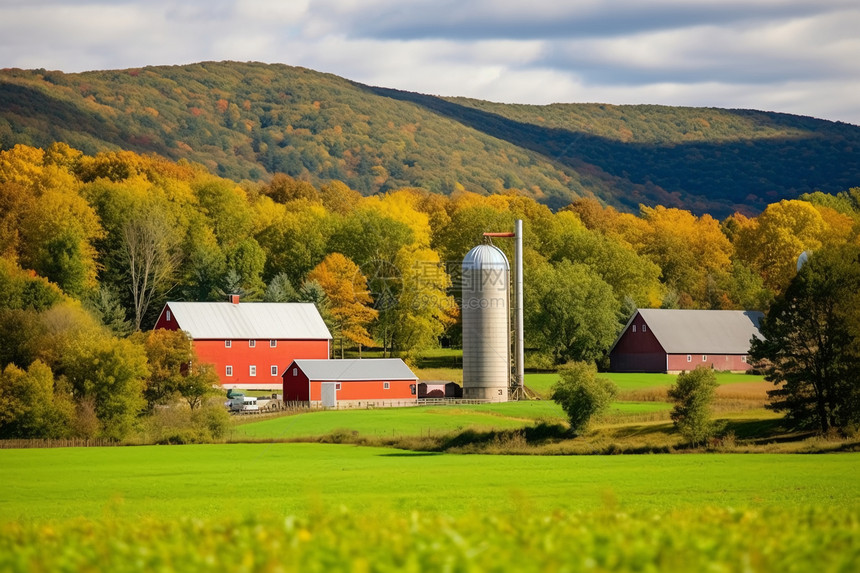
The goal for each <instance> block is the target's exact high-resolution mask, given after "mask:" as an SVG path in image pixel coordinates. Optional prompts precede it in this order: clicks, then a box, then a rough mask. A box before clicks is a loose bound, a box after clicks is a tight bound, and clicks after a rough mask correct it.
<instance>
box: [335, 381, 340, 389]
mask: <svg viewBox="0 0 860 573" xmlns="http://www.w3.org/2000/svg"><path fill="white" fill-rule="evenodd" d="M334 389H335V390H340V382H338V383H336V384H335V385H334Z"/></svg>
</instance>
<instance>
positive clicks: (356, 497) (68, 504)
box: [0, 443, 860, 523]
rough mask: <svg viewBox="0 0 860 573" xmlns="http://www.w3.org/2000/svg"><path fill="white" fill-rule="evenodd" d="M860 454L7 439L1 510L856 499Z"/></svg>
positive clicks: (1, 455) (538, 506)
mask: <svg viewBox="0 0 860 573" xmlns="http://www.w3.org/2000/svg"><path fill="white" fill-rule="evenodd" d="M858 475H860V455H857V454H829V455H780V454H758V455H716V454H688V455H677V454H676V455H642V456H495V455H450V454H426V453H414V452H407V451H399V450H393V449H385V448H367V447H356V446H349V445H331V444H281V443H277V444H221V445H196V446H142V447H117V448H62V449H26V450H0V483H2V484H3V487H2V488H0V521H5V522H9V521H19V522H36V523H38V522H45V521H51V520H66V519H71V518H86V519H95V518H104V517H110V518H112V519H113V518H116V519H132V520H133V519H140V518H147V517H151V518H158V519H173V518H180V517H200V518H222V517H230V518H241V517H243V516H247V515H252V514H255V515H259V514H265V515H299V516H301V515H307V514H308V512H310V511H314V510H318V509H319V508H333V509H337V508H345V509H347V510H349V511H353V512H358V513H364V512H375V511H393V512H396V513H403V512H407V514H408V512H411V511H431V512H438V513H442V514H447V515H460V514H463V513H466V512H474V511H478V512H491V513H494V514H495V513H498V512H499V511H505V510H514V509H517V508H522V507H526V508H531V509H533V510H535V511H543V512H551V511H556V510H569V511H578V510H594V509H599V508H602V507H605V506H607V504H609V505H610V506H612V507H617V508H619V509H622V510H625V511H639V510H643V509H654V510H660V511H669V510H673V509H679V508H703V507H722V508H736V509H738V508H765V507H779V508H787V507H796V508H803V507H819V508H821V507H823V508H828V507H834V508H835V507H840V508H852V507H856V508H858V509H860V480H858V479H857V476H858Z"/></svg>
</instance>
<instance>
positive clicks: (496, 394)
mask: <svg viewBox="0 0 860 573" xmlns="http://www.w3.org/2000/svg"><path fill="white" fill-rule="evenodd" d="M463 398H464V399H466V400H489V401H490V402H507V401H508V399H509V398H508V389H507V388H499V387H498V386H492V387H483V386H467V385H466V384H465V382H464V384H463Z"/></svg>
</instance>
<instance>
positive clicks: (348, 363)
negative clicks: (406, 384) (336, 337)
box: [289, 358, 418, 381]
mask: <svg viewBox="0 0 860 573" xmlns="http://www.w3.org/2000/svg"><path fill="white" fill-rule="evenodd" d="M293 364H295V365H296V366H298V367H299V368H301V370H302V372H304V373H305V375H306V376H307V377H308V378H309V379H311V380H317V381H320V380H321V381H326V380H330V381H341V380H343V381H362V380H418V376H416V375H415V373H414V372H412V370H410V369H409V367H408V366H407V365H406V363H405V362H403V361H402V360H401V359H399V358H365V359H346V360H312V359H300V360H294V361H293ZM293 364H290V366H289V367H290V368H292V367H293Z"/></svg>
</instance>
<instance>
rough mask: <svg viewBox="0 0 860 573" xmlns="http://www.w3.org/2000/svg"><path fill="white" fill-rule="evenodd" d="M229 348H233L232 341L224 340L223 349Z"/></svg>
mask: <svg viewBox="0 0 860 573" xmlns="http://www.w3.org/2000/svg"><path fill="white" fill-rule="evenodd" d="M231 346H233V341H232V340H225V341H224V348H230V347H231Z"/></svg>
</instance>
